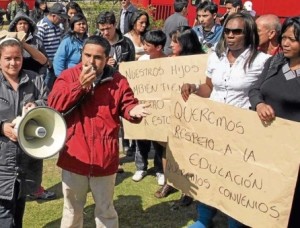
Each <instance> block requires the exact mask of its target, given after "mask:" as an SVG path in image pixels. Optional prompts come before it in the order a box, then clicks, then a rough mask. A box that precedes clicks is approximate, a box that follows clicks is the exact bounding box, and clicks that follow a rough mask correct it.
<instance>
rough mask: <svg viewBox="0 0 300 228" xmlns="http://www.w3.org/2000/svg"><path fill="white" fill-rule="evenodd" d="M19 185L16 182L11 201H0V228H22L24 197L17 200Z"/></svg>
mask: <svg viewBox="0 0 300 228" xmlns="http://www.w3.org/2000/svg"><path fill="white" fill-rule="evenodd" d="M18 193H19V183H18V182H16V185H15V191H14V196H13V199H12V200H3V199H1V200H0V227H4V228H22V223H23V215H24V211H25V202H26V197H20V198H18Z"/></svg>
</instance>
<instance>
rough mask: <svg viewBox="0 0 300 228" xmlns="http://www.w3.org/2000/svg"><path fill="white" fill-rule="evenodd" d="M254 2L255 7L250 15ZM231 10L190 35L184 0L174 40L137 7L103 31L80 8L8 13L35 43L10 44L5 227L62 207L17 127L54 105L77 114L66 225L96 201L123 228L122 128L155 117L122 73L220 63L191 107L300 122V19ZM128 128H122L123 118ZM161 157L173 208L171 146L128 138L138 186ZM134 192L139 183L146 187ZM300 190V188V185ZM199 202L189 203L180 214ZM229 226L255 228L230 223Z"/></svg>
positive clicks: (125, 1)
mask: <svg viewBox="0 0 300 228" xmlns="http://www.w3.org/2000/svg"><path fill="white" fill-rule="evenodd" d="M246 3H247V4H246ZM246 3H245V5H244V6H243V4H242V1H241V0H226V1H225V6H226V9H227V12H226V13H225V14H224V15H221V16H220V15H218V6H217V5H216V4H215V3H213V1H199V5H198V6H197V9H196V19H195V22H194V25H193V27H190V26H189V25H188V21H187V18H186V15H187V13H188V12H187V6H188V1H187V0H174V13H173V14H172V15H170V16H169V17H168V18H167V19H166V20H165V22H164V26H163V28H162V29H151V24H150V16H149V15H148V13H147V12H146V11H144V10H141V9H138V8H137V6H134V5H133V4H132V3H131V1H130V0H120V7H121V10H120V12H119V15H120V16H119V18H117V17H116V16H115V13H114V12H111V11H102V12H99V15H98V17H97V19H96V23H97V31H96V32H95V34H90V32H89V29H88V21H87V19H86V17H85V15H84V12H83V11H82V9H81V8H80V6H79V4H77V3H76V2H69V3H68V4H67V5H66V6H65V5H63V4H61V3H54V4H53V5H52V6H51V7H48V6H47V1H46V0H36V1H35V6H34V9H33V10H31V11H30V12H29V7H28V5H27V4H26V3H25V2H24V1H23V0H14V1H12V2H11V3H10V4H9V5H8V8H7V13H6V14H7V20H8V21H9V22H10V24H9V27H8V30H9V31H10V32H25V33H26V36H25V37H24V39H23V40H18V39H17V38H11V37H7V38H3V39H2V40H0V88H1V89H0V103H1V105H0V143H1V147H0V155H1V158H2V159H1V168H0V186H2V187H1V189H0V223H1V224H2V225H3V227H22V218H23V214H24V210H25V202H26V197H31V198H32V199H44V200H47V199H54V198H55V193H54V192H50V191H47V190H45V189H44V188H43V187H42V166H43V162H42V160H37V159H34V158H31V157H30V156H28V155H27V154H26V153H24V152H23V151H22V148H21V147H20V146H19V145H18V142H17V140H18V139H17V136H16V134H15V133H14V122H13V120H14V119H15V118H16V117H17V116H20V115H21V114H22V110H23V109H24V108H25V109H30V108H33V107H37V106H47V105H48V106H50V107H51V108H54V109H56V110H58V111H59V112H61V113H68V114H67V115H65V120H66V123H67V141H66V145H65V147H64V148H63V149H62V151H61V152H60V154H59V157H58V162H57V165H58V166H59V167H60V168H62V192H63V199H64V205H63V216H62V221H61V227H82V226H83V209H84V205H85V203H86V196H87V193H88V191H89V190H91V192H92V194H93V199H94V201H95V213H94V214H95V223H96V226H97V227H109V228H115V227H119V221H118V214H117V211H116V210H115V208H114V205H113V194H114V185H115V179H116V175H117V173H118V172H120V170H122V167H121V166H120V161H119V146H118V142H119V141H118V137H119V134H120V132H121V135H122V118H124V119H126V120H128V121H130V122H132V123H139V122H141V120H142V118H143V117H146V116H147V115H149V112H148V109H147V107H148V105H147V104H139V101H138V100H137V99H136V98H135V97H134V93H133V91H132V89H131V88H130V86H129V83H128V82H127V79H126V78H125V77H124V76H123V75H121V74H120V73H119V71H118V68H119V64H120V63H121V62H128V61H147V60H151V59H156V58H176V57H177V56H184V55H195V54H204V53H208V54H209V57H208V63H207V66H205V67H206V71H205V72H206V81H205V83H203V84H201V85H195V84H184V85H183V86H182V87H181V94H182V98H183V100H185V101H186V100H188V98H189V95H190V94H191V93H194V94H196V95H198V96H201V97H205V98H209V99H211V100H213V101H216V102H221V103H224V104H228V105H233V106H235V107H238V108H243V109H252V110H254V111H256V112H257V114H258V116H259V119H260V120H261V121H263V122H271V121H273V120H274V118H275V117H282V118H285V119H288V120H293V121H297V122H299V121H300V109H299V107H300V94H299V78H300V17H291V18H288V19H286V20H285V21H284V22H283V24H281V22H280V20H279V18H278V17H277V16H276V15H272V14H268V15H260V16H259V17H258V16H256V13H255V11H254V9H253V8H252V4H251V2H249V1H247V2H246ZM121 117H122V118H121ZM151 147H152V148H153V150H154V168H155V172H156V177H157V182H158V185H160V188H159V189H158V190H157V191H156V192H155V193H153V194H154V196H155V197H157V198H164V197H168V195H169V194H171V193H172V192H174V190H175V189H174V188H173V187H172V186H170V185H168V184H167V182H166V178H165V176H164V170H165V168H166V162H167V161H166V143H162V142H158V141H149V140H130V141H129V140H126V139H123V150H124V153H125V154H126V155H127V156H133V155H134V156H135V157H134V158H135V159H134V161H135V165H136V172H135V173H134V175H133V176H132V180H133V181H134V182H138V181H142V180H143V178H145V177H146V176H147V174H148V172H147V171H148V168H149V167H148V155H149V152H150V150H151ZM134 182H133V183H134ZM298 182H299V180H298ZM299 197H300V188H299V183H297V186H296V191H295V196H294V201H293V205H291V207H292V211H291V215H290V220H289V227H291V228H293V227H299V226H300V222H299V219H298V221H297V215H298V214H299V213H300V208H299V207H300V199H299ZM192 202H193V198H191V197H190V196H187V195H185V194H182V197H181V198H180V199H179V201H178V205H179V206H189V205H190V204H191V203H192ZM196 204H197V207H196V208H197V212H198V217H197V219H196V221H195V223H194V224H192V225H191V226H190V227H193V228H197V227H199V228H202V227H211V226H212V225H213V217H214V216H215V214H216V212H217V209H216V208H213V207H211V206H210V205H207V204H204V203H202V202H197V203H196ZM228 224H229V227H232V228H235V227H246V225H244V224H242V223H241V222H239V221H237V220H236V219H235V218H232V217H229V216H228Z"/></svg>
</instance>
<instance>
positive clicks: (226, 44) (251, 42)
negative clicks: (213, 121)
mask: <svg viewBox="0 0 300 228" xmlns="http://www.w3.org/2000/svg"><path fill="white" fill-rule="evenodd" d="M258 44H259V38H258V34H257V28H256V24H255V21H254V20H253V18H252V17H251V16H250V15H249V14H246V13H242V12H239V13H234V14H231V15H229V16H228V19H227V20H226V21H225V23H224V30H223V33H222V36H221V39H220V41H219V43H218V44H217V46H216V50H215V52H212V53H211V55H210V56H209V58H208V65H207V70H206V75H207V77H206V82H205V84H201V85H200V86H199V85H193V84H184V85H183V86H182V89H181V94H182V97H183V99H184V100H185V101H186V100H187V99H188V97H189V95H190V94H191V93H196V94H197V95H198V96H201V97H207V98H210V99H211V100H213V101H217V102H221V103H225V104H229V105H233V106H236V107H239V108H244V109H249V108H250V102H249V97H248V92H249V89H250V87H251V86H252V85H253V84H254V83H255V82H256V81H257V79H258V76H259V75H260V73H261V71H262V70H263V67H264V63H265V62H266V60H267V59H268V58H269V55H267V54H264V53H262V52H259V51H258V50H257V47H258ZM197 211H198V218H197V222H196V223H195V224H193V225H192V226H191V227H203V225H204V226H205V227H209V226H210V225H211V224H212V219H213V217H214V215H215V214H216V212H217V209H215V208H213V207H211V206H209V205H206V204H203V203H201V202H199V204H198V205H197ZM228 222H229V227H230V228H231V227H244V225H243V224H241V223H240V222H238V221H236V220H235V219H233V218H229V219H228Z"/></svg>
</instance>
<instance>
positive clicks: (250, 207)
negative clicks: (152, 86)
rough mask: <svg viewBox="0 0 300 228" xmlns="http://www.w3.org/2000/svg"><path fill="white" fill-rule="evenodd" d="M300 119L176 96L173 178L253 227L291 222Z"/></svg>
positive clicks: (171, 152) (169, 156)
mask: <svg viewBox="0 0 300 228" xmlns="http://www.w3.org/2000/svg"><path fill="white" fill-rule="evenodd" d="M299 132H300V123H297V122H293V121H287V120H283V119H280V118H276V120H275V121H273V122H272V123H271V124H270V125H268V126H265V125H263V124H262V122H261V121H260V120H259V118H258V116H257V114H256V112H253V111H250V110H244V109H240V108H236V107H233V106H229V105H225V104H221V103H217V102H213V101H210V100H209V99H205V98H200V97H198V96H195V95H191V96H190V97H189V100H188V101H187V102H184V101H183V100H182V98H181V95H177V94H174V95H173V97H172V101H171V123H170V131H169V141H168V147H169V148H168V151H167V167H166V176H167V180H168V182H169V183H170V184H172V185H173V186H175V187H176V188H178V189H181V190H182V191H183V192H184V193H186V194H188V195H190V196H192V197H194V198H195V199H198V200H199V201H201V202H203V203H205V204H208V205H211V206H213V207H216V208H218V209H220V210H221V211H223V212H224V213H226V214H228V215H230V216H232V217H234V218H236V219H237V220H239V221H241V222H242V223H244V224H246V225H249V226H251V227H264V228H265V227H287V224H288V218H289V214H290V209H291V205H292V200H293V195H294V189H295V184H296V180H297V175H298V169H299V161H300V140H299Z"/></svg>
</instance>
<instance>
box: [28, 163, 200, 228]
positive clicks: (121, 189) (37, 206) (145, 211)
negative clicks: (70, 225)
mask: <svg viewBox="0 0 300 228" xmlns="http://www.w3.org/2000/svg"><path fill="white" fill-rule="evenodd" d="M132 159H133V158H131V159H128V158H125V162H124V165H123V167H124V169H125V172H124V173H122V174H118V175H117V181H116V187H115V195H114V205H115V208H116V210H117V212H118V214H119V221H120V228H123V227H124V228H127V227H128V228H132V227H151V228H154V227H157V228H158V227H159V228H161V227H186V226H187V225H188V224H191V223H193V219H194V218H195V217H196V210H195V206H194V204H192V205H191V206H189V207H180V208H179V209H177V210H172V205H173V204H174V201H176V200H178V199H179V198H180V192H179V191H178V192H175V193H173V194H171V195H169V196H168V197H167V198H164V199H157V198H155V197H154V192H155V191H156V190H157V189H158V188H159V186H158V185H157V181H156V178H155V176H154V172H151V169H150V171H149V175H148V176H146V177H145V178H144V179H143V180H142V181H141V182H137V183H136V182H133V181H132V180H131V177H132V175H133V173H134V172H135V166H134V162H133V161H132ZM55 163H56V159H48V160H45V161H44V175H43V186H44V187H45V188H47V189H48V190H50V191H55V192H56V193H57V195H58V198H57V199H55V200H52V201H40V200H39V201H27V203H26V210H25V216H24V227H25V228H27V227H28V228H35V227H36V228H40V227H47V228H52V227H53V228H54V227H59V226H60V220H61V213H62V206H63V199H62V193H61V176H60V173H61V171H60V169H59V168H58V167H56V164H55ZM149 167H150V168H151V167H153V160H152V159H151V160H150V164H149ZM152 170H153V169H152ZM93 210H94V202H93V199H92V196H91V193H89V194H88V197H87V203H86V206H85V209H84V227H85V228H89V227H95V223H94V216H93V215H94V212H93Z"/></svg>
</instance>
